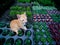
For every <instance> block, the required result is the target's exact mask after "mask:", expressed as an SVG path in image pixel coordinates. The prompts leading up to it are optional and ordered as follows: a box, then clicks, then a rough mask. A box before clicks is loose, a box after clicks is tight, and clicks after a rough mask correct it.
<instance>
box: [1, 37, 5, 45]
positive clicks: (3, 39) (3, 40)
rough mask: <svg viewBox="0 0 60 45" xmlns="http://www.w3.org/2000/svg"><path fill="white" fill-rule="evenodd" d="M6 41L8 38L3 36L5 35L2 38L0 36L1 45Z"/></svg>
mask: <svg viewBox="0 0 60 45" xmlns="http://www.w3.org/2000/svg"><path fill="white" fill-rule="evenodd" d="M5 41H6V39H5V38H3V37H1V38H0V45H4V43H5Z"/></svg>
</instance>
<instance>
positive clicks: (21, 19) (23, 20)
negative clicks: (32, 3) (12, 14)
mask: <svg viewBox="0 0 60 45" xmlns="http://www.w3.org/2000/svg"><path fill="white" fill-rule="evenodd" d="M17 18H18V19H19V20H20V21H22V22H23V23H26V22H27V16H26V12H24V14H21V15H20V14H17Z"/></svg>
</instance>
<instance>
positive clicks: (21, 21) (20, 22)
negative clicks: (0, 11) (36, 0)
mask: <svg viewBox="0 0 60 45" xmlns="http://www.w3.org/2000/svg"><path fill="white" fill-rule="evenodd" d="M17 18H18V19H15V20H12V21H11V22H10V28H11V30H12V31H14V32H16V34H18V30H19V29H20V28H21V29H24V30H27V28H26V27H25V26H24V25H25V24H26V22H27V16H26V12H24V14H21V15H20V14H17Z"/></svg>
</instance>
